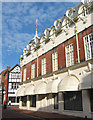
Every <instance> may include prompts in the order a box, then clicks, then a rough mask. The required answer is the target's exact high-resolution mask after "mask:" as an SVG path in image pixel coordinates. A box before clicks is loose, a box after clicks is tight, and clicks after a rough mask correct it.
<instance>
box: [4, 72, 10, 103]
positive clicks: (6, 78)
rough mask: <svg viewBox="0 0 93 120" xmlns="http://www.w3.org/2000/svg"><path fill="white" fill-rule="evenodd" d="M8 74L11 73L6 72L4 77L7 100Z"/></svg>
mask: <svg viewBox="0 0 93 120" xmlns="http://www.w3.org/2000/svg"><path fill="white" fill-rule="evenodd" d="M8 76H9V74H8V72H7V73H6V74H5V77H4V89H5V90H4V91H5V101H7V97H8V96H7V95H8V93H7V90H8V89H7V87H8Z"/></svg>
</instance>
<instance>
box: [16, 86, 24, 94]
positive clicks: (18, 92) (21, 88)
mask: <svg viewBox="0 0 93 120" xmlns="http://www.w3.org/2000/svg"><path fill="white" fill-rule="evenodd" d="M24 93H25V86H23V85H22V86H20V88H18V90H17V91H16V96H24V95H25V94H24Z"/></svg>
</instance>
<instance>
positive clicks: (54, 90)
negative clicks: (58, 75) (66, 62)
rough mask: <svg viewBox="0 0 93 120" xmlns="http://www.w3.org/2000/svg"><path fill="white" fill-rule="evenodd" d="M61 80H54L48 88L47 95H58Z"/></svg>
mask: <svg viewBox="0 0 93 120" xmlns="http://www.w3.org/2000/svg"><path fill="white" fill-rule="evenodd" d="M58 84H59V80H58V79H56V80H52V81H50V82H49V83H48V84H47V86H46V93H57V92H58Z"/></svg>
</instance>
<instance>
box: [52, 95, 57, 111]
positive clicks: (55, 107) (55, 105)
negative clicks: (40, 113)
mask: <svg viewBox="0 0 93 120" xmlns="http://www.w3.org/2000/svg"><path fill="white" fill-rule="evenodd" d="M53 97H54V109H58V94H54V95H53Z"/></svg>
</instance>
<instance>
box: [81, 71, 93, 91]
mask: <svg viewBox="0 0 93 120" xmlns="http://www.w3.org/2000/svg"><path fill="white" fill-rule="evenodd" d="M79 88H80V89H91V88H93V72H87V73H85V74H84V75H83V76H82V78H81V83H80V85H79Z"/></svg>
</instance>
